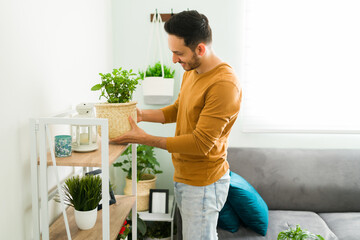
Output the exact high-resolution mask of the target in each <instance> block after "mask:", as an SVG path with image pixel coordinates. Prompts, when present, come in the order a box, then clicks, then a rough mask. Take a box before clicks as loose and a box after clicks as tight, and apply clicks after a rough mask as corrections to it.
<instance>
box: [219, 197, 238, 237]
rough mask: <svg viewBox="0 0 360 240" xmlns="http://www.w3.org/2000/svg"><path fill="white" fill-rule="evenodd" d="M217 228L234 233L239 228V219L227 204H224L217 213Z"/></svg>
mask: <svg viewBox="0 0 360 240" xmlns="http://www.w3.org/2000/svg"><path fill="white" fill-rule="evenodd" d="M218 227H221V228H222V229H225V230H227V231H230V232H236V231H237V230H239V227H240V219H239V217H238V216H237V215H236V213H235V211H234V210H233V209H232V207H231V206H230V204H229V202H225V205H224V207H223V208H222V209H221V211H220V213H219V219H218Z"/></svg>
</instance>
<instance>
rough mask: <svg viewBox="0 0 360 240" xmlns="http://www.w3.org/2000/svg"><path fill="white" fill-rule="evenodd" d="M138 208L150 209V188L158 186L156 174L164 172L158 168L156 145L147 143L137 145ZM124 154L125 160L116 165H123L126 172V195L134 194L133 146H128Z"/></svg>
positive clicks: (122, 167) (141, 209)
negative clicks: (152, 145) (132, 180)
mask: <svg viewBox="0 0 360 240" xmlns="http://www.w3.org/2000/svg"><path fill="white" fill-rule="evenodd" d="M136 152H137V164H136V166H137V209H138V211H146V210H148V209H149V195H150V189H154V188H156V179H157V177H156V174H160V173H162V171H161V170H159V169H158V167H159V166H160V164H159V162H158V161H157V159H156V157H155V153H154V147H150V146H147V145H138V147H137V151H136ZM122 155H123V156H126V159H125V160H124V161H122V162H121V161H120V162H115V163H114V164H113V166H114V167H121V169H122V170H123V171H124V172H125V173H126V177H125V180H126V183H125V188H124V193H125V194H126V195H131V194H132V182H131V179H132V177H131V176H132V167H131V163H132V161H131V155H132V150H131V148H127V149H126V150H125V151H124V153H123V154H122Z"/></svg>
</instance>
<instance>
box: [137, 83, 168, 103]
mask: <svg viewBox="0 0 360 240" xmlns="http://www.w3.org/2000/svg"><path fill="white" fill-rule="evenodd" d="M142 85H143V94H144V102H145V103H146V104H170V103H171V102H172V100H173V96H174V79H173V78H163V77H145V79H144V81H143V83H142Z"/></svg>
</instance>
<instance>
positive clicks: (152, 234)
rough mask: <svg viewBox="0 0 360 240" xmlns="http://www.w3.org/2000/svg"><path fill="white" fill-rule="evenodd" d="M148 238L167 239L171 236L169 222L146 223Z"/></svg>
mask: <svg viewBox="0 0 360 240" xmlns="http://www.w3.org/2000/svg"><path fill="white" fill-rule="evenodd" d="M146 225H147V231H146V237H148V238H167V237H170V235H171V223H170V222H146Z"/></svg>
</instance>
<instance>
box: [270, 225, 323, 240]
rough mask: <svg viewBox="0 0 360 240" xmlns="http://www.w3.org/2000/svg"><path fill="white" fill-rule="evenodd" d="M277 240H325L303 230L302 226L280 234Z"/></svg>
mask: <svg viewBox="0 0 360 240" xmlns="http://www.w3.org/2000/svg"><path fill="white" fill-rule="evenodd" d="M277 240H325V239H324V238H323V237H322V236H320V235H315V234H313V233H310V232H309V231H307V230H306V229H304V230H303V229H301V227H300V225H296V228H289V229H288V230H285V231H282V232H280V233H279V235H278V237H277Z"/></svg>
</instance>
